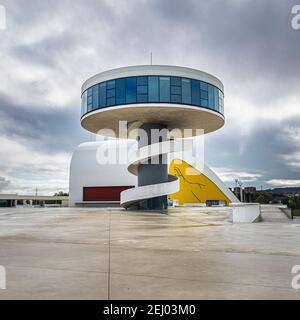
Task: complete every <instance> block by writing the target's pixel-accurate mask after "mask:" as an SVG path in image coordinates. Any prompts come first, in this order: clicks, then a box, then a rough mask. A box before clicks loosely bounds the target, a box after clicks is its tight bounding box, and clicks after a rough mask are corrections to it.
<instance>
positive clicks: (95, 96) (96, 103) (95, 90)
mask: <svg viewBox="0 0 300 320" xmlns="http://www.w3.org/2000/svg"><path fill="white" fill-rule="evenodd" d="M98 91H99V85H98V84H96V85H95V86H93V110H95V109H98V108H99V92H98Z"/></svg>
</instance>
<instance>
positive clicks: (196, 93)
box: [192, 80, 200, 106]
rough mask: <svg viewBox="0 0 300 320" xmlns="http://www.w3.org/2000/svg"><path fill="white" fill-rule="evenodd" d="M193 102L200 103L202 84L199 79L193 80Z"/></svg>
mask: <svg viewBox="0 0 300 320" xmlns="http://www.w3.org/2000/svg"><path fill="white" fill-rule="evenodd" d="M192 104H194V105H196V106H199V105H200V84H199V81H198V80H192Z"/></svg>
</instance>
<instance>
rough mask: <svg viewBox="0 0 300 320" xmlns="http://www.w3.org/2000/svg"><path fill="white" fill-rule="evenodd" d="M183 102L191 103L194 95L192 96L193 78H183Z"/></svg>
mask: <svg viewBox="0 0 300 320" xmlns="http://www.w3.org/2000/svg"><path fill="white" fill-rule="evenodd" d="M181 85H182V103H187V104H191V102H192V97H191V80H189V79H182V81H181Z"/></svg>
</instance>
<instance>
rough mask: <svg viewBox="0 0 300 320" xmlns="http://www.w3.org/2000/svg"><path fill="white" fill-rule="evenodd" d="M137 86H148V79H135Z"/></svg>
mask: <svg viewBox="0 0 300 320" xmlns="http://www.w3.org/2000/svg"><path fill="white" fill-rule="evenodd" d="M136 83H137V85H138V86H140V85H142V86H146V85H148V77H147V76H145V77H137V81H136Z"/></svg>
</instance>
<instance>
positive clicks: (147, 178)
mask: <svg viewBox="0 0 300 320" xmlns="http://www.w3.org/2000/svg"><path fill="white" fill-rule="evenodd" d="M166 140H167V129H166V126H165V125H162V124H153V123H145V124H143V125H141V126H140V128H139V138H138V147H139V148H142V147H144V146H147V145H151V144H154V143H159V142H163V141H166ZM167 161H168V158H167V155H166V154H164V155H159V156H157V157H152V158H149V159H148V160H147V161H145V162H142V163H141V164H140V166H139V168H138V186H146V185H155V184H159V183H163V182H167V181H168V163H167ZM139 206H140V208H141V209H145V210H166V209H167V207H168V197H167V195H165V196H160V197H155V198H151V199H147V200H143V201H141V202H140V204H139Z"/></svg>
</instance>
